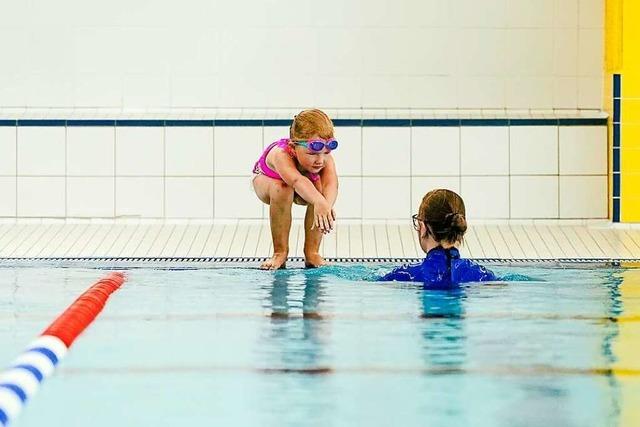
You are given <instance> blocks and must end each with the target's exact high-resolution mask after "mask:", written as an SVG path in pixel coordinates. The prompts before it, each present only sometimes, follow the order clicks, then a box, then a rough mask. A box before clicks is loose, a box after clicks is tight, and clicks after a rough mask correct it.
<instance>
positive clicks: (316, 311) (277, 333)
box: [265, 271, 328, 372]
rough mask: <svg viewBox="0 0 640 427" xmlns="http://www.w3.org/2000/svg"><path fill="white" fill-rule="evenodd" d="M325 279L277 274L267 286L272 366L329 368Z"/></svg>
mask: <svg viewBox="0 0 640 427" xmlns="http://www.w3.org/2000/svg"><path fill="white" fill-rule="evenodd" d="M325 285H326V279H325V276H324V275H322V274H305V273H303V272H302V273H301V272H291V271H277V272H275V273H274V274H273V275H272V282H271V283H270V285H267V288H268V300H267V301H266V302H265V305H266V307H267V308H269V309H270V311H271V313H270V315H271V321H270V322H268V325H269V331H268V332H267V333H266V334H265V336H266V338H267V343H265V344H266V347H267V348H268V349H270V351H269V354H270V356H272V358H271V357H270V358H269V359H270V362H271V363H272V364H271V366H278V367H281V368H284V369H305V370H318V372H322V371H324V370H326V367H323V366H321V364H322V363H323V362H326V349H325V337H326V336H327V328H328V323H327V322H325V321H324V320H323V319H322V315H321V313H320V308H321V305H322V303H323V297H324V289H323V288H324V286H325Z"/></svg>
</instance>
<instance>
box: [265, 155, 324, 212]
mask: <svg viewBox="0 0 640 427" xmlns="http://www.w3.org/2000/svg"><path fill="white" fill-rule="evenodd" d="M273 166H274V168H275V171H276V172H278V174H279V175H280V177H281V178H282V180H283V181H284V182H285V183H287V184H288V185H290V186H291V187H293V189H294V190H295V192H296V193H298V194H299V195H300V197H302V198H303V199H304V200H305V201H306V202H307V203H311V204H312V205H314V206H315V205H317V204H322V203H323V202H324V203H326V202H327V200H326V199H325V197H324V196H323V195H322V194H321V193H320V192H319V191H318V190H317V189H316V187H315V186H314V185H313V183H312V182H311V181H310V180H309V178H307V177H306V176H304V175H302V174H301V173H300V171H299V170H298V169H297V168H296V164H295V162H294V161H293V159H292V158H291V157H289V155H288V154H287V153H284V152H276V153H274V156H273Z"/></svg>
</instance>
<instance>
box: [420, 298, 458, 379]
mask: <svg viewBox="0 0 640 427" xmlns="http://www.w3.org/2000/svg"><path fill="white" fill-rule="evenodd" d="M419 295H420V302H421V303H422V313H421V315H420V317H421V318H422V319H423V322H421V324H420V327H421V331H420V333H421V335H422V338H423V343H422V357H423V360H424V363H425V365H426V366H427V367H434V368H437V367H447V368H452V367H461V366H462V365H463V364H464V363H465V360H466V349H465V341H466V332H465V328H464V327H465V323H464V322H465V319H464V305H463V303H464V300H465V298H466V295H465V292H464V289H462V288H458V289H453V290H446V291H445V290H438V291H430V290H424V291H420V293H419Z"/></svg>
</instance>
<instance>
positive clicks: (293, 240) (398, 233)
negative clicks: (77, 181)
mask: <svg viewBox="0 0 640 427" xmlns="http://www.w3.org/2000/svg"><path fill="white" fill-rule="evenodd" d="M303 242H304V229H303V226H302V224H301V223H300V222H298V221H294V224H293V226H292V230H291V237H290V253H289V255H290V256H291V257H301V256H302V255H303V253H302V247H303ZM322 245H323V249H322V253H323V255H324V256H325V257H327V258H420V257H422V256H423V254H422V253H421V252H420V249H419V247H418V245H417V242H416V238H415V232H414V231H413V229H412V228H411V225H410V224H409V223H408V221H404V222H399V221H370V222H361V221H351V222H350V221H341V222H340V223H339V224H338V225H337V227H336V229H335V232H333V233H330V234H328V235H327V236H326V237H325V238H324V239H323V243H322ZM461 252H462V254H463V256H466V257H469V258H476V259H505V260H506V259H518V260H540V259H550V260H554V259H610V260H620V259H626V260H640V226H638V225H625V224H622V225H620V224H616V225H612V224H611V223H610V222H608V221H579V220H578V221H552V220H550V221H502V222H499V221H493V222H471V223H470V226H469V230H468V232H467V235H466V237H465V245H464V246H463V247H462V249H461ZM270 253H271V234H270V231H269V224H268V222H267V221H258V220H234V221H216V222H211V221H194V220H191V221H171V222H167V221H153V220H151V221H150V220H137V219H122V220H120V219H118V220H115V221H114V220H95V219H94V220H73V221H72V220H66V221H65V220H51V219H37V220H36V219H34V220H26V219H25V220H3V222H0V258H4V259H6V258H59V257H62V258H84V257H98V258H102V257H151V258H156V257H167V258H168V257H188V258H200V257H207V258H208V257H243V258H244V257H251V258H254V257H267V256H269V255H270Z"/></svg>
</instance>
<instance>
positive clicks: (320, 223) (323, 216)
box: [311, 199, 335, 234]
mask: <svg viewBox="0 0 640 427" xmlns="http://www.w3.org/2000/svg"><path fill="white" fill-rule="evenodd" d="M334 221H335V213H334V212H333V209H331V206H330V205H329V203H327V201H326V200H324V199H323V200H322V201H321V202H319V203H316V204H315V205H314V206H313V227H311V228H312V229H314V228H317V229H319V230H321V231H322V232H323V233H324V234H326V233H328V232H330V231H331V230H333V222H334Z"/></svg>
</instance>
